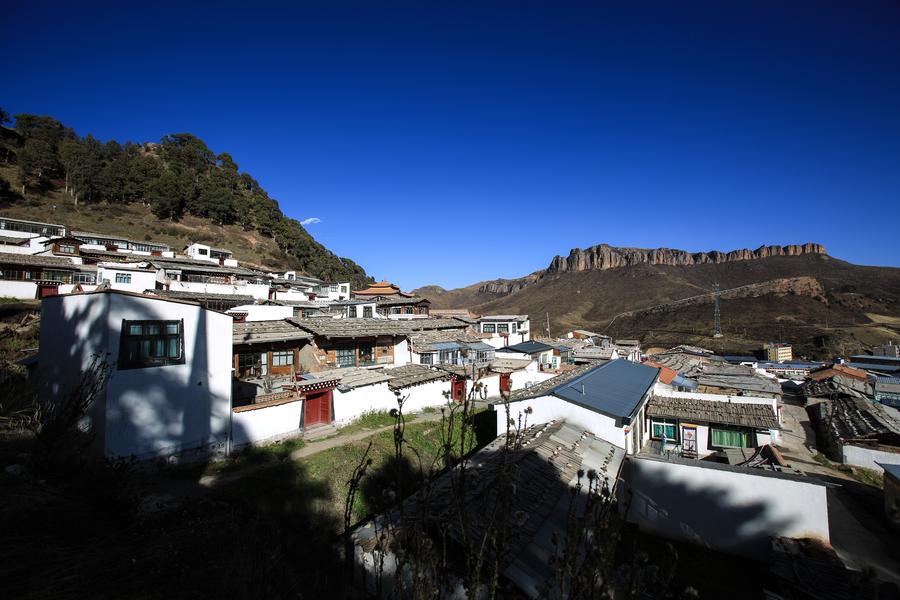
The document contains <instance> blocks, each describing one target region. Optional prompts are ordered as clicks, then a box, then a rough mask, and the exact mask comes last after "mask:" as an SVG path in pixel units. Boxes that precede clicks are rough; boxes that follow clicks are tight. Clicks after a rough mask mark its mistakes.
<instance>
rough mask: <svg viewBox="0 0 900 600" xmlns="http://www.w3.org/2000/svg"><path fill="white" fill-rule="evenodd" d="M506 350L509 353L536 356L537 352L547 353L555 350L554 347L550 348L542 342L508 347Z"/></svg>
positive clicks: (522, 343) (523, 343)
mask: <svg viewBox="0 0 900 600" xmlns="http://www.w3.org/2000/svg"><path fill="white" fill-rule="evenodd" d="M506 350H507V351H509V352H521V353H522V354H534V353H535V352H546V351H547V350H553V346H548V345H547V344H543V343H541V342H535V341H530V342H521V343H519V344H513V345H512V346H507V347H506Z"/></svg>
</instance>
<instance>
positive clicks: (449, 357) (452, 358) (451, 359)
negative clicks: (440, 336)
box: [440, 350, 456, 365]
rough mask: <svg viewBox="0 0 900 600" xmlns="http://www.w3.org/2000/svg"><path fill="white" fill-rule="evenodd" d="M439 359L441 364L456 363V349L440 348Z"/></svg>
mask: <svg viewBox="0 0 900 600" xmlns="http://www.w3.org/2000/svg"><path fill="white" fill-rule="evenodd" d="M440 361H441V363H443V364H450V365H455V364H456V350H441V356H440Z"/></svg>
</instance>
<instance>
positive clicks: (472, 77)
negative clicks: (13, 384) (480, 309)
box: [0, 0, 900, 289]
mask: <svg viewBox="0 0 900 600" xmlns="http://www.w3.org/2000/svg"><path fill="white" fill-rule="evenodd" d="M187 4H188V3H185V2H171V3H170V2H155V3H132V2H106V3H101V2H84V3H74V2H57V3H47V2H40V1H34V0H28V1H27V2H22V1H19V0H13V1H12V2H11V3H10V2H7V3H5V5H4V10H3V24H2V25H0V28H2V29H0V50H2V51H3V55H4V56H6V57H7V58H6V60H5V61H4V63H5V69H4V70H5V77H4V82H3V87H2V88H0V106H3V107H5V108H6V109H7V110H8V111H10V112H11V113H14V114H15V113H19V112H30V113H38V114H49V115H52V116H54V117H56V118H58V119H60V120H61V121H63V122H64V123H66V124H67V125H69V126H71V127H73V128H75V130H76V131H77V132H78V133H79V134H82V135H84V134H87V133H92V134H93V135H95V136H97V137H99V138H101V139H104V140H105V139H117V140H120V141H124V140H126V139H131V140H133V141H153V140H158V139H159V138H161V137H162V136H163V135H165V134H167V133H175V132H190V133H193V134H195V135H197V136H199V137H200V138H202V139H204V140H205V141H206V142H207V144H209V146H210V147H211V148H212V149H213V150H214V151H216V152H223V151H225V152H229V153H231V154H232V156H233V157H234V158H235V160H236V161H237V162H238V164H239V165H240V167H241V169H242V170H244V171H247V172H249V173H251V174H252V175H253V176H254V177H256V178H257V179H258V180H259V181H260V183H261V184H262V185H263V187H264V188H266V190H267V191H268V192H269V194H270V195H271V196H272V197H274V198H276V199H278V200H279V202H280V203H281V207H282V209H283V210H284V212H285V213H287V214H288V215H290V216H292V217H295V218H297V219H299V220H304V219H308V218H316V219H320V222H318V223H312V224H310V225H309V226H308V229H309V231H310V232H311V233H312V234H313V235H314V236H315V237H316V238H317V239H318V240H319V241H321V242H322V243H323V244H325V245H326V246H327V247H328V248H330V249H331V250H333V251H334V252H335V253H337V254H339V255H342V256H348V257H350V258H353V259H354V260H356V261H357V262H359V263H360V264H362V265H363V266H364V267H365V268H366V270H367V271H368V272H369V273H370V274H371V275H373V276H375V277H377V278H387V279H390V280H392V281H394V282H396V283H398V284H400V285H402V286H403V287H404V288H407V289H411V288H414V287H417V286H420V285H424V284H428V283H436V284H439V285H443V286H445V287H448V288H449V287H457V286H461V285H467V284H470V283H474V282H476V281H480V280H483V279H490V278H494V277H515V276H520V275H524V274H526V273H529V272H531V271H534V270H537V269H540V268H543V267H545V266H546V265H547V264H549V262H550V259H551V258H552V257H553V256H554V255H556V254H566V253H568V251H569V250H570V249H571V248H573V247H587V246H590V245H594V244H598V243H603V242H605V243H609V244H612V245H620V246H640V247H657V246H666V247H672V248H683V249H686V250H691V251H702V250H711V249H720V250H731V249H734V248H743V247H750V248H756V247H758V246H759V245H761V244H785V243H801V242H806V241H817V242H820V243H823V244H825V246H826V247H827V248H828V250H829V252H830V253H831V254H832V255H833V256H836V257H838V258H842V259H845V260H849V261H851V262H855V263H860V264H871V265H890V266H900V244H898V242H897V235H898V222H900V4H898V3H896V2H890V1H883V2H875V1H872V2H869V1H867V2H821V1H813V2H790V3H784V2H779V1H773V2H766V1H760V0H754V1H747V2H722V1H715V2H688V1H683V2H682V1H674V0H669V1H664V2H620V3H615V4H613V3H602V2H586V1H584V2H562V1H558V2H557V1H554V2H512V1H511V2H487V1H486V0H482V1H476V2H436V1H427V2H422V1H419V2H409V3H396V2H371V1H369V2H359V3H354V2H342V1H340V0H329V1H319V2H297V3H293V2H280V3H271V2H265V1H257V2H253V3H252V4H247V3H243V4H242V3H236V2H217V3H212V2H207V3H199V2H198V3H192V5H191V6H187Z"/></svg>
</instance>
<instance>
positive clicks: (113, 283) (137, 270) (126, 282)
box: [97, 262, 156, 294]
mask: <svg viewBox="0 0 900 600" xmlns="http://www.w3.org/2000/svg"><path fill="white" fill-rule="evenodd" d="M103 282H109V285H110V287H112V289H114V290H122V291H125V292H135V293H136V294H140V293H143V291H144V290H152V289H153V288H155V287H156V269H154V268H153V267H151V266H150V264H148V263H145V262H138V263H120V262H102V263H97V283H98V284H101V283H103Z"/></svg>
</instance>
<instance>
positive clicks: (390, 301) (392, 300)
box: [374, 296, 431, 306]
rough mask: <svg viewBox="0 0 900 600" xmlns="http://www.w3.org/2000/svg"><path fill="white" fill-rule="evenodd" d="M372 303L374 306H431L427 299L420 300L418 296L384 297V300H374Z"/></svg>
mask: <svg viewBox="0 0 900 600" xmlns="http://www.w3.org/2000/svg"><path fill="white" fill-rule="evenodd" d="M374 302H375V305H376V306H398V305H399V306H408V305H410V304H419V303H420V302H427V303H428V304H431V301H430V300H429V299H428V298H422V297H420V296H413V297H412V298H403V297H399V298H398V297H396V296H386V297H384V298H375V299H374Z"/></svg>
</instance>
